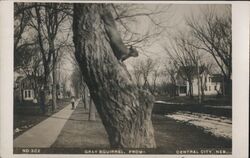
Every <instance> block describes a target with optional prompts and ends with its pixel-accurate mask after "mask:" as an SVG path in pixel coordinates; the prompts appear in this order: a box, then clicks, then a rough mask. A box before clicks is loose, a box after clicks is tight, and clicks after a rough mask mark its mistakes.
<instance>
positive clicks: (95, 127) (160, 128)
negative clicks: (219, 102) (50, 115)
mask: <svg viewBox="0 0 250 158" xmlns="http://www.w3.org/2000/svg"><path fill="white" fill-rule="evenodd" d="M152 121H153V126H154V129H155V139H156V144H157V149H155V150H150V151H149V153H157V154H175V153H176V150H186V149H188V150H194V149H197V150H198V149H214V148H220V149H221V148H222V149H224V148H226V149H229V152H230V151H231V147H232V144H231V140H229V139H225V138H219V137H215V136H213V135H212V134H210V133H206V132H204V131H203V129H201V128H198V127H196V126H193V125H190V124H186V123H182V122H178V121H176V120H173V119H171V118H167V117H164V116H163V115H157V114H154V115H153V116H152ZM98 148H106V149H107V148H109V142H108V136H107V134H106V131H105V129H104V126H103V124H102V122H101V120H100V118H99V117H98V116H97V121H88V113H87V112H86V111H85V110H84V109H83V104H82V103H79V105H78V106H77V108H76V110H75V111H74V112H73V114H72V115H71V117H70V119H69V120H68V121H67V122H66V124H65V126H64V128H63V129H62V131H61V133H60V135H59V136H58V138H57V140H56V141H55V143H54V144H53V145H52V148H51V149H50V150H48V151H47V152H49V153H63V154H82V153H84V149H98Z"/></svg>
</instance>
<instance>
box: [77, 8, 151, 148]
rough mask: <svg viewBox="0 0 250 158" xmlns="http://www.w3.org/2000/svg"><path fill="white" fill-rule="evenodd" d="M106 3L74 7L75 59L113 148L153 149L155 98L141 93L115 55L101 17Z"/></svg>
mask: <svg viewBox="0 0 250 158" xmlns="http://www.w3.org/2000/svg"><path fill="white" fill-rule="evenodd" d="M108 7H109V6H108V5H107V4H75V5H74V19H73V33H74V36H73V39H74V43H75V51H76V52H75V56H76V59H77V60H78V63H79V65H80V68H81V70H82V73H83V77H84V80H85V82H86V84H87V85H88V88H89V90H90V94H91V97H92V99H93V101H94V103H95V105H96V108H97V111H98V113H99V115H100V117H101V119H102V122H103V124H104V126H105V129H106V131H107V134H108V136H109V142H110V145H111V147H114V148H118V147H123V148H154V147H156V145H155V139H154V130H153V126H152V122H151V112H152V107H153V100H154V98H153V96H152V95H150V94H148V93H147V92H144V91H139V90H138V88H137V87H136V86H134V85H135V82H134V81H133V80H132V78H131V76H130V74H129V73H128V71H127V69H126V66H125V65H123V64H122V63H120V62H119V61H118V60H117V58H116V57H115V56H114V54H113V52H112V49H111V47H110V44H109V43H108V41H107V35H106V34H105V30H104V26H103V22H102V21H101V18H100V14H102V12H103V10H104V9H108Z"/></svg>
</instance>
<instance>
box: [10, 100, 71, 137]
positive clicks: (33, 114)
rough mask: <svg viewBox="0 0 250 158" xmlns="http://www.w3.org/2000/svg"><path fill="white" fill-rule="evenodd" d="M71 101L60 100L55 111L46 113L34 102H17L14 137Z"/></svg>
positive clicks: (15, 106)
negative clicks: (42, 112)
mask: <svg viewBox="0 0 250 158" xmlns="http://www.w3.org/2000/svg"><path fill="white" fill-rule="evenodd" d="M69 103H70V99H62V100H58V101H57V104H58V107H57V109H56V110H55V112H53V113H52V112H50V113H47V114H45V115H43V114H41V112H40V108H39V105H38V104H34V103H32V102H23V103H15V105H14V126H13V132H14V133H13V134H14V138H16V137H17V136H19V135H21V134H22V133H24V132H25V131H27V130H28V129H30V128H31V127H33V126H35V125H36V124H38V123H40V122H41V121H43V120H45V119H47V118H48V117H49V116H51V115H52V114H54V113H56V112H58V111H60V110H61V109H62V108H64V107H65V106H66V105H68V104H69Z"/></svg>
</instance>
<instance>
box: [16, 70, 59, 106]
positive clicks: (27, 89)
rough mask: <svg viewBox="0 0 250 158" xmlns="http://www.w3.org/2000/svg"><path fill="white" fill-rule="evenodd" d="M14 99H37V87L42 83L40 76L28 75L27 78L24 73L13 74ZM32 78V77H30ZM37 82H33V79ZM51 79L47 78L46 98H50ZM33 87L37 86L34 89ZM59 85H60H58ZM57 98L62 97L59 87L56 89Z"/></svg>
mask: <svg viewBox="0 0 250 158" xmlns="http://www.w3.org/2000/svg"><path fill="white" fill-rule="evenodd" d="M14 77H15V78H14V99H15V101H20V102H22V101H34V99H37V100H38V99H39V98H38V95H39V94H38V93H39V92H38V91H39V90H38V89H39V87H40V86H41V83H42V78H41V77H37V76H30V77H29V78H28V77H26V76H24V75H19V74H18V75H17V74H15V75H14ZM31 78H32V79H31ZM34 79H36V81H37V83H36V84H35V82H34V81H35V80H34ZM51 83H52V82H51V79H49V83H48V84H49V94H48V96H47V97H48V99H49V100H50V99H52V84H51ZM35 87H36V88H37V89H36V90H35ZM59 87H61V86H59ZM57 95H58V98H59V99H62V98H63V96H62V92H61V88H59V89H58V93H57Z"/></svg>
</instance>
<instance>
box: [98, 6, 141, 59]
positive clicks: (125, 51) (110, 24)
mask: <svg viewBox="0 0 250 158" xmlns="http://www.w3.org/2000/svg"><path fill="white" fill-rule="evenodd" d="M101 18H102V20H103V22H104V28H105V31H106V33H107V35H108V38H109V42H110V46H111V48H112V50H113V52H114V55H115V56H116V58H117V59H118V60H120V61H124V60H126V59H128V58H129V57H131V56H132V57H137V56H138V55H139V53H138V51H137V50H136V49H135V48H133V46H130V48H127V47H126V46H125V44H124V43H123V41H122V39H121V35H120V33H119V32H118V30H117V27H116V24H115V20H114V18H113V15H112V14H111V12H109V11H107V10H104V11H103V14H102V15H101Z"/></svg>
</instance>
